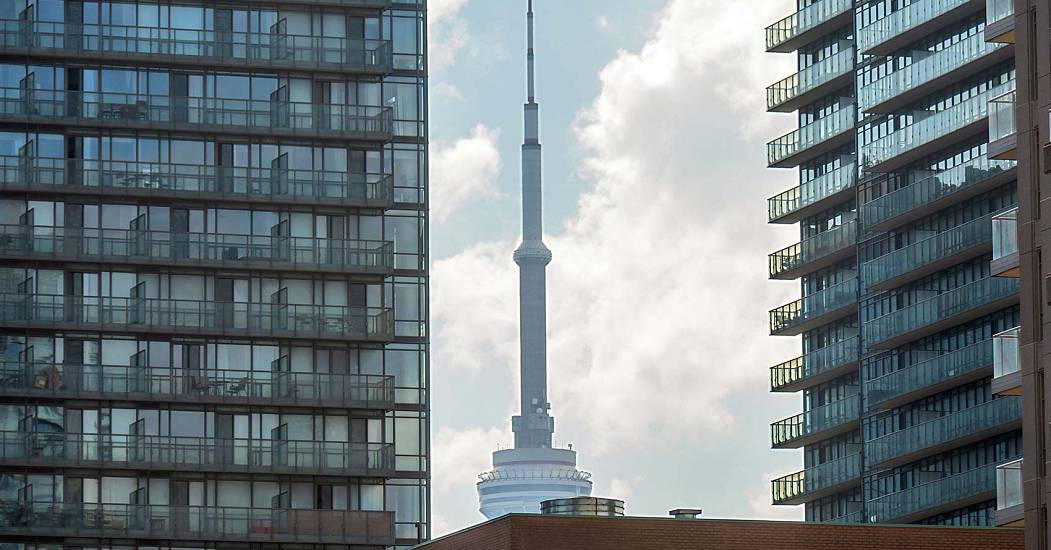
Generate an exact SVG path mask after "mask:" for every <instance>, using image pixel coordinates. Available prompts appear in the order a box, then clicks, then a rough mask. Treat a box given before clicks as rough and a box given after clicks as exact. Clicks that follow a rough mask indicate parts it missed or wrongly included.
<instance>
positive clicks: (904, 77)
mask: <svg viewBox="0 0 1051 550" xmlns="http://www.w3.org/2000/svg"><path fill="white" fill-rule="evenodd" d="M909 54H910V55H911V56H912V63H911V64H910V65H908V66H906V67H901V68H899V69H897V70H894V71H893V72H891V73H889V74H887V75H886V76H884V77H882V78H880V79H878V80H876V81H875V82H872V83H870V84H867V85H865V86H861V87H860V88H859V89H858V105H859V106H860V108H861V109H862V110H864V111H867V112H870V113H879V114H887V113H893V112H895V111H898V110H900V109H902V108H903V107H907V106H908V105H909V104H911V103H913V102H914V101H916V100H917V99H921V98H923V97H925V96H927V95H930V94H931V93H932V92H935V91H937V90H940V89H942V88H945V87H947V86H949V85H951V84H952V83H954V82H958V81H959V80H961V79H962V78H964V76H965V75H972V74H976V73H978V72H981V71H983V70H985V69H988V68H991V67H994V66H996V65H997V64H998V63H1001V62H1003V61H1005V60H1008V59H1011V56H1012V55H1013V54H1014V50H1013V49H1012V48H1005V47H1003V45H1002V44H990V43H988V42H986V41H985V39H984V37H982V36H981V35H980V34H974V35H971V36H968V37H967V38H964V39H963V40H961V41H959V42H957V43H955V44H953V45H951V46H949V47H947V48H945V49H943V50H938V51H933V52H932V51H929V50H926V49H924V50H911V51H909Z"/></svg>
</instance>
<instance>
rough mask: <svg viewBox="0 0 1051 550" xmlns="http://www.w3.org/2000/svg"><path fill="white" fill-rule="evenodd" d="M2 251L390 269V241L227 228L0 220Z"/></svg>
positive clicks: (52, 256)
mask: <svg viewBox="0 0 1051 550" xmlns="http://www.w3.org/2000/svg"><path fill="white" fill-rule="evenodd" d="M0 255H2V256H15V257H27V258H38V259H41V258H47V259H61V260H84V259H90V260H96V261H126V262H132V263H187V264H199V265H200V264H211V265H229V266H245V267H249V266H254V267H285V268H296V269H310V268H313V269H326V270H332V271H373V272H381V273H382V272H389V271H391V270H392V269H393V267H394V243H391V242H388V241H366V240H348V239H319V238H313V237H286V236H269V235H265V236H264V235H233V234H226V233H190V232H172V231H145V230H143V231H139V230H131V229H98V228H89V227H49V226H41V225H35V226H27V225H9V224H0Z"/></svg>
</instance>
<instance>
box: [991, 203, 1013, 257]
mask: <svg viewBox="0 0 1051 550" xmlns="http://www.w3.org/2000/svg"><path fill="white" fill-rule="evenodd" d="M992 230H993V260H994V261H995V260H999V259H1001V258H1006V257H1007V256H1010V255H1011V254H1017V253H1018V208H1012V209H1011V210H1008V211H1006V212H1003V213H1000V214H997V215H995V216H993V221H992Z"/></svg>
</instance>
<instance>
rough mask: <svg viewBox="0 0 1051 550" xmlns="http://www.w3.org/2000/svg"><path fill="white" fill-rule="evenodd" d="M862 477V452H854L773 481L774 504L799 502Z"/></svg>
mask: <svg viewBox="0 0 1051 550" xmlns="http://www.w3.org/2000/svg"><path fill="white" fill-rule="evenodd" d="M860 478H861V454H860V453H858V454H852V455H849V456H845V457H843V458H839V459H836V460H832V461H829V462H826V463H824V464H818V465H816V466H812V467H810V468H807V469H805V470H803V471H801V472H796V473H794V474H789V475H787V476H784V477H780V478H777V479H775V480H773V481H772V482H771V485H772V490H773V500H774V504H788V503H792V502H799V501H800V500H801V499H805V498H806V497H807V495H812V494H814V493H818V492H821V491H825V490H828V489H830V488H832V487H836V486H838V485H842V484H844V483H847V482H849V481H852V480H855V479H857V480H859V482H860Z"/></svg>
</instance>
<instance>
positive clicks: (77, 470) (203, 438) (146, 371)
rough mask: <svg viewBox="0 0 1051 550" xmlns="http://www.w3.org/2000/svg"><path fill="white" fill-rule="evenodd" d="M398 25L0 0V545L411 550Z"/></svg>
mask: <svg viewBox="0 0 1051 550" xmlns="http://www.w3.org/2000/svg"><path fill="white" fill-rule="evenodd" d="M425 7H426V2H425V0H405V1H398V0H395V1H391V0H311V1H303V0H272V1H255V0H253V1H246V0H230V1H226V0H218V1H202V0H152V1H134V0H129V1H87V0H84V1H81V0H8V1H5V2H0V548H4V549H36V548H63V547H64V548H128V549H132V548H143V549H146V548H152V549H159V548H172V547H179V548H194V549H213V548H260V547H265V548H273V549H275V550H277V549H285V548H296V549H313V548H322V547H323V548H338V549H345V550H351V549H379V548H407V547H409V546H412V545H414V544H416V543H418V542H420V541H422V540H425V539H426V538H427V537H428V532H429V520H428V518H429V510H428V508H429V489H428V480H429V461H428V449H429V440H428V418H427V415H428V395H429V392H428V376H427V374H428V332H427V315H428V309H427V303H428V299H427V258H426V256H425V251H426V250H427V246H426V245H427V216H426V209H427V190H426V158H427V152H426V138H427V120H426V116H425V113H426V93H425V78H426V53H425V43H424V28H425V25H424V16H425Z"/></svg>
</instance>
